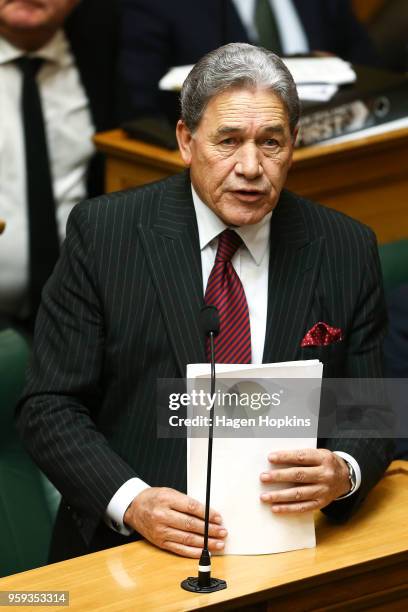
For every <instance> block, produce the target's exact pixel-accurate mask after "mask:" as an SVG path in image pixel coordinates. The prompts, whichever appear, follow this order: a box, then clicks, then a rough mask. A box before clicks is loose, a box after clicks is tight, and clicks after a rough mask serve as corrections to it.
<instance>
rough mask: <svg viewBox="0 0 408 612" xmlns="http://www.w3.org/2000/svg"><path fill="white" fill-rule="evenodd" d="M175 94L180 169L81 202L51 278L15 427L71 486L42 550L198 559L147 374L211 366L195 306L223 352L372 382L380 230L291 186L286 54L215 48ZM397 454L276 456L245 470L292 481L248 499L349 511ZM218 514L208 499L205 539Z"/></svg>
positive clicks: (193, 522) (193, 513)
mask: <svg viewBox="0 0 408 612" xmlns="http://www.w3.org/2000/svg"><path fill="white" fill-rule="evenodd" d="M181 105H182V118H181V120H180V121H179V123H178V125H177V137H178V142H179V147H180V151H181V155H182V157H183V160H184V162H185V164H186V166H187V167H188V168H189V172H187V173H184V174H181V175H177V176H175V177H171V178H169V179H167V180H164V181H160V182H158V183H154V184H151V185H147V186H145V187H142V188H139V189H133V190H130V191H124V192H120V193H116V194H110V195H107V196H105V197H103V198H99V199H94V200H90V201H88V202H85V203H83V204H80V205H79V206H77V207H75V208H74V210H73V212H72V213H71V216H70V219H69V222H68V228H67V239H66V242H65V246H64V248H63V251H62V255H61V258H60V260H59V263H58V264H57V267H56V269H55V271H54V273H53V275H52V277H51V279H50V280H49V282H48V283H47V286H46V289H45V291H44V295H43V302H42V307H41V308H40V312H39V317H38V321H37V323H38V324H37V328H36V339H35V347H34V357H33V361H32V366H31V369H30V372H29V375H28V383H27V387H26V390H25V394H24V397H23V399H22V401H21V403H20V407H19V419H18V420H19V429H20V431H21V433H22V435H23V438H24V441H25V444H26V446H27V448H28V450H29V451H30V453H31V454H32V456H33V457H34V459H35V460H36V461H37V462H38V464H39V465H40V466H41V468H42V469H43V470H44V471H45V473H46V474H47V475H48V477H49V478H50V480H51V481H52V482H53V483H54V484H55V485H56V486H57V488H58V489H59V490H60V491H61V492H62V495H63V501H62V504H61V507H60V511H59V514H58V518H57V524H56V528H55V534H54V541H53V547H52V554H51V558H52V559H53V560H57V559H61V558H64V557H68V556H74V555H79V554H83V553H85V552H90V551H93V550H98V549H100V548H105V547H108V546H113V545H118V544H123V543H125V542H127V541H129V539H130V540H132V539H139V538H140V537H145V538H147V539H148V540H149V541H151V542H152V543H153V544H155V545H156V546H159V547H161V548H164V549H166V550H170V551H172V552H175V553H178V554H180V555H184V556H190V557H198V556H199V555H200V552H201V548H202V546H203V530H204V521H203V517H204V508H203V506H202V504H201V503H199V502H197V501H195V500H193V499H190V498H189V497H188V496H187V495H185V493H183V491H185V490H186V441H185V440H180V439H163V438H158V437H157V430H156V384H157V380H158V379H160V378H167V379H168V378H180V377H183V376H185V373H186V366H187V364H188V363H202V362H205V361H206V352H205V343H204V339H203V336H202V334H201V332H200V328H199V313H200V310H201V308H202V306H203V304H204V303H209V302H210V303H213V304H214V303H215V304H216V305H217V307H218V308H219V310H220V319H221V330H220V334H219V335H218V337H217V345H216V351H217V352H216V358H217V360H218V361H219V362H223V363H225V362H227V363H228V362H230V363H251V362H252V363H262V362H265V363H270V362H277V361H291V360H299V359H308V358H311V359H320V360H321V361H322V362H323V363H324V365H325V369H324V372H325V375H326V376H332V377H333V376H334V377H357V378H359V377H368V378H369V377H381V375H382V352H381V344H382V339H383V335H384V323H385V314H384V313H385V309H384V300H383V293H382V288H381V275H380V271H379V262H378V253H377V247H376V241H375V237H374V235H373V233H372V232H371V230H369V229H368V228H367V227H365V226H363V225H361V224H360V223H358V222H357V221H354V220H352V219H350V218H348V217H345V216H344V215H342V214H340V213H337V212H335V211H332V210H329V209H327V208H325V207H320V206H318V205H317V204H314V203H312V202H309V201H307V200H305V199H302V198H300V197H298V196H296V195H294V194H291V193H289V192H287V191H285V190H284V189H283V186H284V183H285V180H286V176H287V172H288V171H289V168H290V166H291V163H292V154H293V147H294V141H295V138H296V126H297V123H298V118H299V99H298V96H297V91H296V87H295V84H294V82H293V79H292V77H291V75H290V73H289V71H288V70H287V68H286V67H285V65H284V64H283V62H282V61H281V60H280V59H279V58H278V57H277V56H276V55H274V54H273V53H271V52H268V51H265V50H263V49H259V48H257V47H253V46H251V45H248V44H231V45H227V46H225V47H222V48H220V49H218V50H216V51H214V52H212V53H210V54H208V55H207V56H205V57H204V58H203V59H202V60H201V61H200V62H199V63H197V64H196V66H195V68H194V70H193V71H192V72H191V73H190V75H189V77H188V79H187V80H186V83H185V84H184V87H183V91H182V94H181ZM370 415H371V411H370V409H367V418H369V419H370ZM373 427H374V425H373ZM391 453H392V445H391V444H389V443H388V441H383V440H381V438H380V437H379V436H376V438H375V439H363V438H361V437H360V438H357V439H356V438H354V439H349V438H339V439H337V438H336V439H328V438H327V439H322V440H320V448H318V449H304V450H302V451H298V452H281V453H276V454H275V456H273V457H269V461H270V462H271V463H273V464H274V467H275V468H276V469H271V470H269V471H266V472H265V473H263V474H254V479H260V480H261V481H262V482H264V483H277V482H281V483H284V486H283V488H281V489H278V490H275V491H270V492H269V493H267V494H266V496H262V497H261V499H260V500H259V503H264V504H269V505H270V507H271V510H272V511H273V512H282V513H294V514H296V513H298V512H305V511H312V510H315V509H319V508H321V509H323V510H324V512H326V513H327V514H328V515H329V516H331V517H334V518H339V519H345V518H347V517H348V516H349V514H350V513H351V512H352V511H354V510H355V509H356V508H357V507H358V506H359V504H360V503H361V502H362V500H363V499H364V497H365V495H366V494H367V492H368V491H369V490H370V488H371V487H372V486H374V484H375V483H376V482H377V481H378V479H379V478H380V477H381V475H382V473H383V471H384V469H385V467H386V466H387V464H388V462H389V460H390V456H391ZM231 469H233V467H232V468H231ZM287 485H289V486H288V487H287ZM220 521H221V517H220V516H219V515H218V514H217V512H216V511H215V510H213V511H212V512H211V514H210V541H209V547H210V549H211V550H212V551H216V550H222V548H223V546H224V543H223V540H224V538H225V537H226V535H227V532H226V529H228V525H226V526H225V527H226V529H225V527H224V526H222V525H221V524H220Z"/></svg>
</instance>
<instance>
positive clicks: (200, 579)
mask: <svg viewBox="0 0 408 612" xmlns="http://www.w3.org/2000/svg"><path fill="white" fill-rule="evenodd" d="M214 335H215V334H214V332H213V331H210V332H209V334H208V336H209V338H210V351H211V397H214V393H215V353H214ZM214 404H215V402H213V405H212V407H211V410H210V426H209V432H208V455H207V488H206V497H205V518H204V548H203V550H202V552H201V557H200V561H199V563H198V576H197V577H193V576H189V577H188V578H186V579H185V580H183V582H182V583H181V585H180V586H181V588H183V589H184V590H185V591H190V592H192V593H214V591H222V589H226V588H227V583H226V581H225V580H222V579H221V578H212V577H211V553H210V551H209V550H208V525H209V520H210V493H211V468H212V448H213V437H214Z"/></svg>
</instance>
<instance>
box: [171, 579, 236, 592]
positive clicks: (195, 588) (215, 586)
mask: <svg viewBox="0 0 408 612" xmlns="http://www.w3.org/2000/svg"><path fill="white" fill-rule="evenodd" d="M180 586H181V588H182V589H184V590H185V591H190V593H214V592H215V591H222V590H223V589H226V588H227V583H226V582H225V580H222V579H221V578H210V584H209V585H208V586H200V585H199V584H198V578H197V576H196V577H192V576H189V577H188V578H186V579H185V580H183V582H182V583H181V584H180Z"/></svg>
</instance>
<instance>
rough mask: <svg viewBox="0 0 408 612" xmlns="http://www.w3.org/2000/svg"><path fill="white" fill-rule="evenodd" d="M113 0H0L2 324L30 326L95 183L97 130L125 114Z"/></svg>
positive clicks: (98, 173) (99, 181) (98, 175)
mask: <svg viewBox="0 0 408 612" xmlns="http://www.w3.org/2000/svg"><path fill="white" fill-rule="evenodd" d="M118 37H119V16H118V12H117V2H116V1H115V0H82V1H81V2H80V1H79V0H0V99H1V115H0V133H1V140H0V217H1V218H3V219H5V221H6V223H7V230H6V232H5V233H4V235H3V236H2V239H1V243H0V261H1V268H0V328H1V327H7V326H9V325H14V326H16V327H21V328H22V329H24V330H30V329H31V328H32V323H33V320H34V317H35V313H36V310H37V307H38V303H39V300H40V294H41V290H42V287H43V285H44V283H45V281H46V280H47V278H48V276H49V274H50V273H51V271H52V269H53V267H54V264H55V262H56V260H57V258H58V254H59V244H60V241H61V240H62V239H63V237H64V235H65V224H66V219H67V217H68V214H69V212H70V211H71V209H72V207H73V206H74V204H75V203H76V202H77V201H78V200H81V199H83V198H84V197H87V196H89V195H97V194H98V193H101V192H102V190H103V168H102V164H101V160H100V159H98V158H97V156H95V148H94V146H93V143H92V136H93V134H94V133H95V130H103V129H108V128H109V127H113V126H115V125H116V124H117V123H118V121H119V120H120V119H121V118H122V116H123V113H124V112H125V111H124V109H125V98H124V96H123V101H122V93H121V92H122V90H121V88H120V87H119V88H118V86H117V85H118V71H117V58H118V49H119V44H118V43H119V38H118Z"/></svg>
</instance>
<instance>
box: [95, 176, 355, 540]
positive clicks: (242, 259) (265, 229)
mask: <svg viewBox="0 0 408 612" xmlns="http://www.w3.org/2000/svg"><path fill="white" fill-rule="evenodd" d="M191 189H192V195H193V202H194V208H195V213H196V216H197V224H198V234H199V240H200V251H201V268H202V273H203V295H204V294H205V290H206V287H207V282H208V278H209V276H210V273H211V270H212V267H213V265H214V261H215V255H216V253H217V247H218V236H219V234H220V233H221V232H222V231H224V230H225V229H226V228H227V227H228V226H227V225H225V223H224V222H223V221H221V219H220V218H219V217H217V215H216V214H215V213H214V212H213V211H212V210H211V209H210V208H209V207H208V206H207V205H206V204H204V202H203V201H202V200H201V199H200V198H199V197H198V195H197V193H196V191H195V190H194V187H193V186H192V187H191ZM271 217H272V212H271V213H269V214H268V215H266V216H265V217H264V218H263V219H262V221H260V222H259V223H257V224H255V225H246V226H243V227H239V228H234V229H235V231H236V232H237V234H239V236H240V237H241V238H242V240H243V242H244V245H245V247H242V248H240V249H238V250H237V252H236V253H235V255H234V257H233V258H232V260H231V263H232V265H233V267H234V269H235V271H236V273H237V274H238V276H239V278H240V280H241V282H242V285H243V288H244V291H245V295H246V298H247V303H248V310H249V322H250V327H251V347H252V363H262V357H263V351H264V344H265V333H266V316H267V307H268V270H269V252H270V249H269V242H270V225H271V224H270V221H271ZM338 454H339V456H341V457H342V458H343V459H345V460H346V461H348V462H349V463H351V465H352V467H353V469H354V472H355V474H356V480H357V482H356V485H357V486H356V487H355V488H354V490H353V493H354V492H355V491H357V489H358V487H359V486H360V483H361V472H360V468H359V465H358V463H357V461H356V460H355V459H354V458H353V457H351V456H350V455H348V454H347V453H342V452H339V453H338ZM148 487H149V485H148V484H146V483H145V482H143V480H141V479H140V478H131V479H130V480H128V481H127V482H125V483H124V484H123V485H122V486H121V487H120V488H119V489H118V491H117V492H116V493H115V495H114V496H113V497H112V499H111V501H110V502H109V505H108V507H107V509H106V515H105V522H106V523H107V524H108V525H109V526H110V527H112V528H113V529H114V530H116V531H118V532H119V533H121V534H122V535H129V534H130V533H132V530H131V529H129V528H127V527H126V525H124V523H123V516H124V514H125V512H126V509H127V507H128V506H129V505H130V503H131V502H132V500H133V499H134V498H135V497H136V496H137V495H138V494H139V493H141V492H142V491H144V490H145V489H147V488H148ZM350 494H351V493H349V494H347V495H345V496H344V497H347V496H348V495H350Z"/></svg>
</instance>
